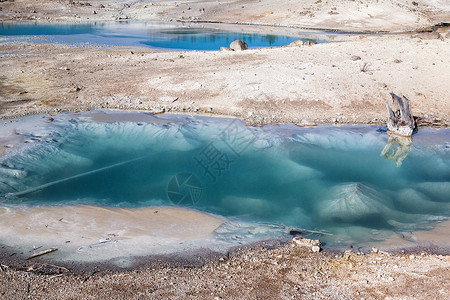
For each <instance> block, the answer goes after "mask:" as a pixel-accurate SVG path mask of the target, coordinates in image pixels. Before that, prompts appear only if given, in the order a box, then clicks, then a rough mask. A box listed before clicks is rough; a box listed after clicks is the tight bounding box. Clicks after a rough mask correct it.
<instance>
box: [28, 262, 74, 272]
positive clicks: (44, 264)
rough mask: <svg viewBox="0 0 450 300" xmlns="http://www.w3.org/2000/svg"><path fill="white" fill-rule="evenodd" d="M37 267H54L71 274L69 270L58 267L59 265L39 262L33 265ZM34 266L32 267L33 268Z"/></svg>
mask: <svg viewBox="0 0 450 300" xmlns="http://www.w3.org/2000/svg"><path fill="white" fill-rule="evenodd" d="M35 265H40V266H47V267H53V268H58V269H62V270H64V271H67V272H70V270H69V269H67V268H65V267H61V266H57V265H52V264H46V263H38V262H36V263H33V266H35ZM33 266H32V267H33Z"/></svg>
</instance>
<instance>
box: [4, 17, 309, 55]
mask: <svg viewBox="0 0 450 300" xmlns="http://www.w3.org/2000/svg"><path fill="white" fill-rule="evenodd" d="M247 29H248V30H250V28H247ZM0 36H8V37H13V36H15V37H20V36H44V37H46V42H48V41H51V42H58V43H68V44H84V43H89V44H97V45H109V46H144V47H151V48H160V49H176V50H219V49H220V47H228V46H229V45H230V43H231V42H232V41H234V40H243V41H245V42H246V43H247V44H248V46H249V48H261V47H276V46H285V45H288V44H290V43H291V42H293V41H295V40H298V39H301V38H300V37H294V36H283V35H272V34H259V33H258V34H256V33H247V32H231V31H223V30H215V29H207V28H186V27H173V26H171V27H169V26H167V25H154V24H146V23H104V24H35V23H24V24H15V23H0ZM303 40H306V39H303ZM36 42H45V41H36Z"/></svg>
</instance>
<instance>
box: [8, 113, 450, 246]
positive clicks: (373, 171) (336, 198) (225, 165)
mask: <svg viewBox="0 0 450 300" xmlns="http://www.w3.org/2000/svg"><path fill="white" fill-rule="evenodd" d="M98 115H103V113H102V112H101V113H97V115H96V113H91V114H88V113H86V114H83V115H70V114H66V115H60V116H57V117H54V121H44V120H43V119H40V118H37V117H34V121H33V122H34V123H33V122H31V123H30V121H27V122H28V123H27V122H23V123H21V122H19V123H13V124H10V125H8V126H9V128H10V129H12V128H14V130H15V135H14V136H15V137H16V138H18V139H19V140H20V143H19V144H18V146H17V147H15V148H16V150H15V151H11V152H9V153H8V154H7V155H4V156H3V157H1V158H0V164H1V168H0V199H1V200H0V203H3V204H4V205H32V206H34V205H62V204H76V205H78V204H95V205H101V206H120V207H146V206H151V205H176V206H183V207H191V208H194V209H198V210H200V211H205V212H210V213H214V214H218V215H222V216H226V217H231V218H238V219H241V220H245V221H248V222H255V223H264V224H276V225H283V226H287V227H290V228H301V229H307V230H311V231H321V232H323V233H326V235H324V236H323V237H321V239H322V240H324V241H326V242H328V243H329V244H330V245H331V244H334V245H348V244H349V243H362V242H370V241H380V240H383V239H385V238H387V237H389V236H390V235H391V234H392V233H393V232H410V231H415V230H420V229H425V230H427V229H432V228H433V227H434V224H436V222H439V221H442V220H445V219H446V218H448V216H449V215H450V196H449V195H450V140H449V136H450V132H449V130H439V131H434V132H433V133H432V132H431V130H422V131H421V132H419V133H418V134H416V136H415V137H414V144H410V143H408V140H406V142H405V141H398V140H397V139H396V138H393V139H392V138H391V139H389V136H388V134H387V133H386V132H385V130H384V129H383V128H378V127H363V126H345V127H340V128H338V127H332V126H328V127H327V126H325V127H318V128H300V127H296V126H293V125H280V126H266V127H263V128H252V127H246V126H245V125H244V124H243V123H242V122H241V121H239V120H234V119H208V118H201V117H197V118H193V117H184V116H167V115H163V116H159V117H154V116H150V115H147V114H140V115H138V116H141V117H142V118H143V117H145V118H143V119H146V121H138V120H136V121H127V122H125V121H122V122H96V121H94V120H95V118H96V117H95V116H98ZM92 116H94V117H92ZM119 116H120V114H119ZM116 117H117V115H116ZM27 120H30V118H28V119H27ZM36 120H37V121H36ZM27 124H29V125H27ZM30 124H31V125H30ZM5 130H6V129H5ZM399 144H400V145H401V146H400V147H399ZM405 153H406V155H405Z"/></svg>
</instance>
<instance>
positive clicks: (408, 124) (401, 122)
mask: <svg viewBox="0 0 450 300" xmlns="http://www.w3.org/2000/svg"><path fill="white" fill-rule="evenodd" d="M391 96H392V101H393V102H394V105H396V106H398V109H396V110H395V112H394V111H393V110H392V109H391V106H390V105H389V101H386V107H387V110H388V113H389V119H388V121H387V127H388V130H389V131H391V132H393V133H395V134H397V135H401V136H411V135H412V133H413V131H414V130H415V128H416V122H415V121H414V117H413V115H412V113H411V108H410V107H409V101H408V99H407V98H406V97H405V96H403V98H400V97H399V96H397V95H396V94H394V93H391Z"/></svg>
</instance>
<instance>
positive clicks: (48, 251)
mask: <svg viewBox="0 0 450 300" xmlns="http://www.w3.org/2000/svg"><path fill="white" fill-rule="evenodd" d="M56 250H58V249H56V248H49V249H47V250H44V251H41V252H38V253H35V254H33V255H31V256H30V257H28V258H26V259H25V260H30V259H33V258H36V257H40V256H42V255H46V254H49V253H52V252H55V251H56Z"/></svg>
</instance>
